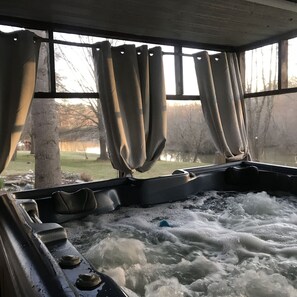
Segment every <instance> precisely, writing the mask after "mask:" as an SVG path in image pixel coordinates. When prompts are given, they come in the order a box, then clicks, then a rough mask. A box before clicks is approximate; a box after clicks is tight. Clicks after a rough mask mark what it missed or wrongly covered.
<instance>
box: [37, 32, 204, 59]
mask: <svg viewBox="0 0 297 297" xmlns="http://www.w3.org/2000/svg"><path fill="white" fill-rule="evenodd" d="M34 39H35V40H36V41H37V40H38V41H40V42H46V43H53V44H61V45H68V46H77V47H88V48H100V46H98V44H97V45H96V44H94V43H79V42H73V41H66V40H58V39H49V38H43V37H39V36H36V37H35V38H34ZM121 46H122V45H121ZM121 46H119V47H121ZM156 46H158V45H156ZM198 53H199V52H198ZM198 53H195V54H183V53H174V52H164V51H162V54H163V55H172V56H185V57H194V56H195V55H197V54H198Z"/></svg>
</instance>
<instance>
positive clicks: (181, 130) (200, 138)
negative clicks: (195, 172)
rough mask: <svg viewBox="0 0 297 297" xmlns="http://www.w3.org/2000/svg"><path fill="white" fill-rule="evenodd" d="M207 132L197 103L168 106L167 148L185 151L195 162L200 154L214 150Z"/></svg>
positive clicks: (181, 152)
mask: <svg viewBox="0 0 297 297" xmlns="http://www.w3.org/2000/svg"><path fill="white" fill-rule="evenodd" d="M208 132H209V131H208V127H207V125H206V123H205V120H204V116H203V113H202V109H201V105H200V104H199V103H197V102H196V103H192V104H188V105H182V106H179V105H176V106H168V143H167V145H166V148H167V150H173V151H178V152H180V154H182V155H183V154H184V153H186V154H188V155H190V156H191V161H192V162H197V161H198V159H199V156H200V155H203V154H208V153H213V152H214V151H215V149H214V145H213V143H212V140H211V139H210V135H209V133H208Z"/></svg>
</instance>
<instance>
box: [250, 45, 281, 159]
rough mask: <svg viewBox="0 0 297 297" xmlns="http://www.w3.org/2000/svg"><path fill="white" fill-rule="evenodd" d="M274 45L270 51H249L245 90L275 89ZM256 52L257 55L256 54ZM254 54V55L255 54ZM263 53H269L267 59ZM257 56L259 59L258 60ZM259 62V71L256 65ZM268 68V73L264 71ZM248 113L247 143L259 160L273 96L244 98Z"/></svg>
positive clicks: (263, 146)
mask: <svg viewBox="0 0 297 297" xmlns="http://www.w3.org/2000/svg"><path fill="white" fill-rule="evenodd" d="M276 50H277V49H276V47H275V46H271V48H270V52H268V51H267V50H266V51H265V52H264V49H263V48H261V49H260V53H259V52H258V51H256V50H253V51H252V52H251V57H250V63H251V71H250V77H247V81H246V85H247V90H246V91H247V92H248V93H250V92H257V91H268V90H273V89H276V87H277V86H276V84H277V79H276V75H277V59H276V56H277V55H276ZM257 54H258V55H257ZM255 55H256V56H255ZM265 55H269V57H270V58H269V61H266V60H265V58H264V57H265ZM258 58H259V60H260V61H258ZM258 63H259V64H260V69H261V71H259V69H258V66H259V64H258ZM267 69H268V70H269V72H268V75H267V73H266V72H265V71H266V70H267ZM246 107H247V114H248V124H249V125H248V133H249V145H250V150H251V154H252V158H253V159H254V160H255V161H259V160H260V157H261V155H262V154H263V152H264V148H265V145H266V143H267V136H268V131H269V127H270V124H271V121H272V116H273V114H272V110H273V107H274V97H273V96H264V97H256V98H251V99H248V100H246Z"/></svg>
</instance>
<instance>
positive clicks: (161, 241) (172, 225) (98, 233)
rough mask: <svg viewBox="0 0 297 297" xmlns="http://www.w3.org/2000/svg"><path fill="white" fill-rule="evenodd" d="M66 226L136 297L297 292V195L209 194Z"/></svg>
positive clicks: (283, 296)
mask: <svg viewBox="0 0 297 297" xmlns="http://www.w3.org/2000/svg"><path fill="white" fill-rule="evenodd" d="M65 227H66V228H67V231H68V236H69V239H70V240H71V241H72V243H73V244H74V245H75V246H76V248H77V249H78V250H79V251H80V252H81V253H82V254H83V255H84V256H85V257H86V258H87V259H88V260H89V261H90V262H91V263H93V265H94V266H95V267H96V268H97V269H98V271H101V272H104V273H106V274H108V275H109V276H111V277H112V278H113V279H114V280H115V281H116V282H117V283H118V284H119V285H120V286H122V287H123V288H124V290H126V292H127V293H128V295H129V296H131V297H135V296H145V297H156V296H162V297H169V296H170V297H182V296H184V297H198V296H199V297H200V296H203V297H204V296H205V297H206V296H207V297H218V296H220V297H297V279H296V277H297V203H296V198H294V197H285V198H284V197H274V196H270V195H268V194H267V193H265V192H261V193H245V194H238V193H233V192H227V193H220V192H208V193H203V194H197V195H196V196H193V197H190V199H189V200H187V201H185V202H177V203H173V204H163V205H157V206H154V207H150V208H137V207H129V208H121V209H119V210H117V211H116V212H113V213H109V214H105V215H98V216H96V215H92V216H89V217H87V218H85V219H84V220H82V221H75V222H71V223H67V224H65Z"/></svg>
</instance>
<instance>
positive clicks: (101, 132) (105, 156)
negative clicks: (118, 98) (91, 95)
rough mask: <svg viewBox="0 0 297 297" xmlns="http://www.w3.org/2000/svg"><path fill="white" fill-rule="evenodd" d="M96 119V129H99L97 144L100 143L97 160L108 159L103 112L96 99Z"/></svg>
mask: <svg viewBox="0 0 297 297" xmlns="http://www.w3.org/2000/svg"><path fill="white" fill-rule="evenodd" d="M97 120H98V124H97V125H98V130H99V144H100V157H99V158H98V159H99V160H108V154H107V141H106V131H105V126H104V121H103V112H102V107H101V102H100V100H97Z"/></svg>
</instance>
